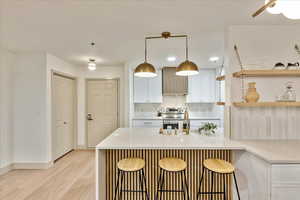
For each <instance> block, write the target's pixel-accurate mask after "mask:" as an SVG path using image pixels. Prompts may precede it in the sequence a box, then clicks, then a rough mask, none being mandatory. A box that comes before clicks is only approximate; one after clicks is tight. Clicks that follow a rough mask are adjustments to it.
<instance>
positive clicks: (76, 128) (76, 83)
mask: <svg viewBox="0 0 300 200" xmlns="http://www.w3.org/2000/svg"><path fill="white" fill-rule="evenodd" d="M55 75H56V76H61V77H64V78H68V79H71V80H73V81H74V97H73V100H74V108H73V109H74V116H73V124H74V127H73V128H74V131H73V138H74V140H73V149H77V148H78V106H77V105H78V78H77V77H75V76H73V75H70V74H67V73H64V72H60V71H56V70H51V84H50V87H51V160H52V161H54V160H55V158H54V148H55V147H54V144H55V143H54V133H55V131H54V130H55V127H56V124H55V116H54V108H55V107H54V106H55V105H54V76H55Z"/></svg>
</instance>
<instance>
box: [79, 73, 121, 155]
mask: <svg viewBox="0 0 300 200" xmlns="http://www.w3.org/2000/svg"><path fill="white" fill-rule="evenodd" d="M105 80H115V81H117V95H118V96H117V102H118V108H117V120H118V122H117V125H118V128H119V127H120V118H121V116H120V96H121V94H120V78H110V79H107V78H85V112H84V113H85V115H84V120H85V147H86V149H93V148H92V147H89V144H88V137H89V134H88V121H87V119H86V117H87V114H88V82H89V81H105Z"/></svg>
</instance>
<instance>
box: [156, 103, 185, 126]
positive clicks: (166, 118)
mask: <svg viewBox="0 0 300 200" xmlns="http://www.w3.org/2000/svg"><path fill="white" fill-rule="evenodd" d="M184 113H185V109H184V108H165V109H164V110H163V111H162V112H161V117H162V119H163V129H179V128H180V127H179V126H180V122H182V121H183V120H184Z"/></svg>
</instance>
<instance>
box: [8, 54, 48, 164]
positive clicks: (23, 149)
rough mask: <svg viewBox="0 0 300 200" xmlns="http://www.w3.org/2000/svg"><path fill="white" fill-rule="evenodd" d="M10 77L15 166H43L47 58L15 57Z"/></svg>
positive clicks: (33, 56)
mask: <svg viewBox="0 0 300 200" xmlns="http://www.w3.org/2000/svg"><path fill="white" fill-rule="evenodd" d="M13 76H14V77H13V82H14V83H13V116H14V140H13V143H14V162H15V163H31V162H32V163H46V162H48V161H49V155H48V149H49V142H48V137H47V133H46V130H47V122H46V118H47V109H46V108H47V107H46V94H47V91H46V88H47V86H46V78H47V77H46V54H44V53H18V54H17V56H16V65H15V68H14V74H13Z"/></svg>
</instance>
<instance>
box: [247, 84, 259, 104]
mask: <svg viewBox="0 0 300 200" xmlns="http://www.w3.org/2000/svg"><path fill="white" fill-rule="evenodd" d="M255 85H256V83H255V82H251V83H248V87H249V88H248V90H247V93H246V96H245V100H246V102H247V103H255V102H257V101H258V99H259V94H258V93H257V91H256V87H255Z"/></svg>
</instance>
